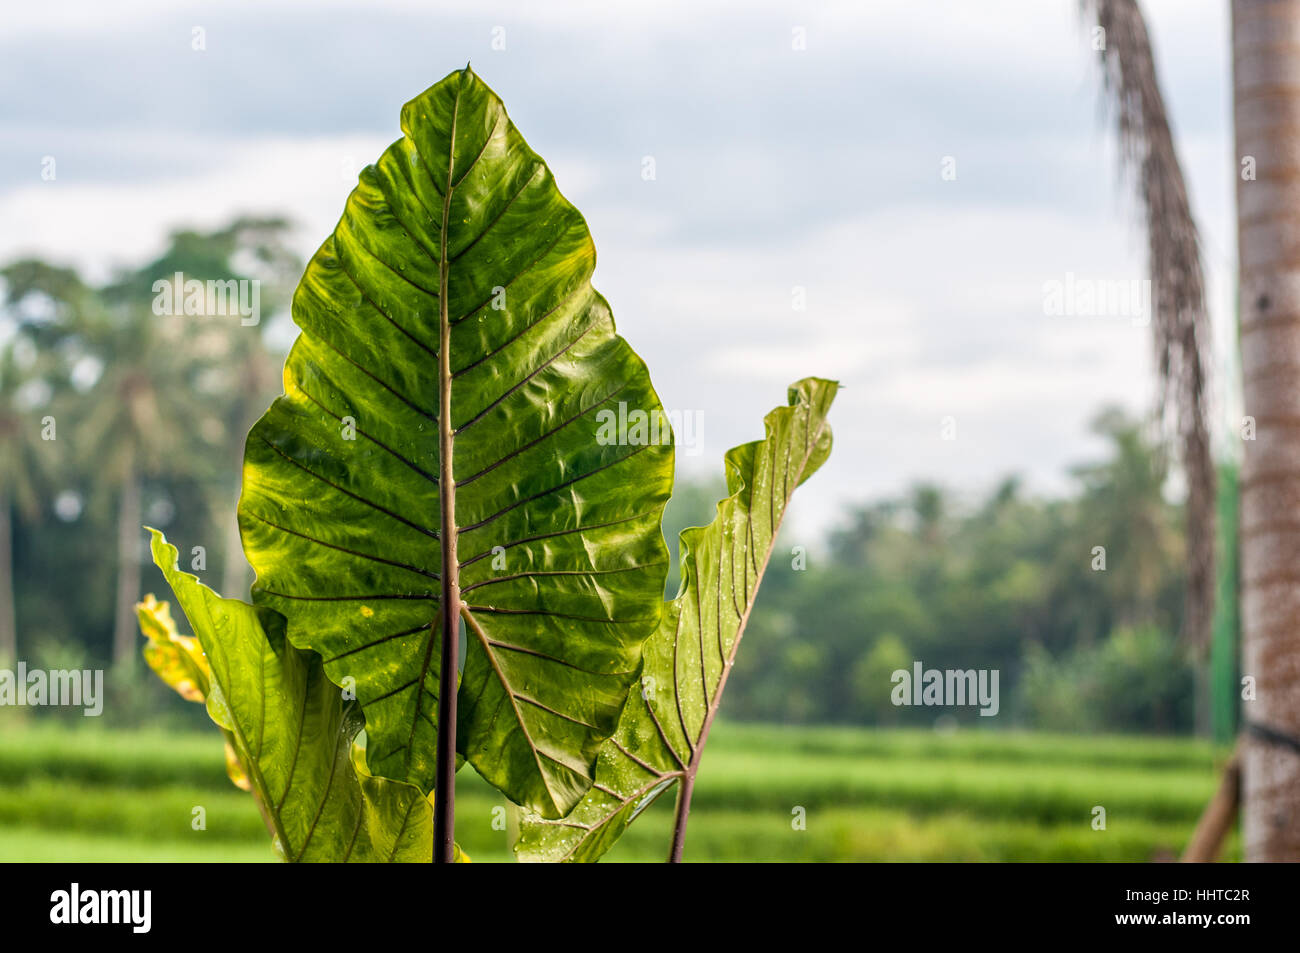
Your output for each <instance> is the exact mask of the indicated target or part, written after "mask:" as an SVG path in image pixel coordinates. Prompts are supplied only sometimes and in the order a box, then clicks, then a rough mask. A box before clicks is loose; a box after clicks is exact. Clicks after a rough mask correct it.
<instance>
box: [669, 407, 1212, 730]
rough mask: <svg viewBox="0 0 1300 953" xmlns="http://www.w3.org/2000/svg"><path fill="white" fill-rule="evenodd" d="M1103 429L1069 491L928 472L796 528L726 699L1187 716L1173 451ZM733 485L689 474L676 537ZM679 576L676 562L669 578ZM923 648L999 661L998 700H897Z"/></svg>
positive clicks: (954, 659)
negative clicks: (898, 684)
mask: <svg viewBox="0 0 1300 953" xmlns="http://www.w3.org/2000/svg"><path fill="white" fill-rule="evenodd" d="M1094 430H1095V432H1096V433H1097V434H1099V435H1100V436H1102V437H1104V438H1105V439H1106V443H1107V445H1108V447H1109V453H1108V456H1107V457H1106V458H1104V459H1102V460H1100V461H1098V462H1096V463H1091V464H1087V465H1083V466H1079V467H1077V468H1076V469H1075V470H1074V471H1073V474H1072V475H1073V477H1074V479H1075V481H1076V483H1077V487H1078V492H1077V495H1075V496H1073V497H1072V498H1069V499H1055V500H1044V499H1036V498H1032V497H1028V496H1026V495H1025V494H1024V493H1023V492H1022V490H1021V487H1020V485H1019V483H1018V481H1017V480H1016V479H1014V478H1008V479H1006V480H1005V481H1003V482H1002V483H1001V485H999V486H998V487H997V488H996V489H995V490H994V491H993V492H992V493H991V494H990V495H988V496H987V498H985V499H981V500H976V501H974V502H971V501H970V500H968V499H966V498H965V497H961V496H958V495H955V494H953V493H950V492H948V491H946V490H945V489H943V488H941V487H938V486H934V485H931V484H918V485H916V486H914V487H912V488H911V490H910V491H909V492H908V493H906V494H904V495H903V496H901V497H900V498H898V499H889V500H882V501H878V502H873V503H870V504H866V505H863V506H859V507H857V508H855V509H853V510H851V511H850V512H848V513H846V514H845V515H844V517H843V518H842V519H841V522H840V525H839V526H838V528H836V529H834V530H832V531H831V533H830V534H829V538H828V539H826V540H824V541H822V545H820V546H818V545H817V544H816V542H815V541H810V540H808V539H806V538H804V537H801V536H799V535H798V534H797V528H795V527H791V526H787V527H785V528H784V529H783V531H782V534H781V541H780V542H779V543H778V545H777V547H776V550H775V552H774V554H773V558H772V562H771V564H770V565H769V567H768V570H767V574H766V575H765V577H764V580H763V587H762V590H761V591H760V594H759V598H758V605H757V608H756V609H755V612H754V614H753V616H752V617H751V620H750V624H749V629H748V631H747V633H746V634H745V636H744V639H745V644H744V646H743V648H742V649H741V651H740V653H739V656H738V660H737V663H736V671H735V674H734V676H733V677H732V679H731V681H730V682H729V685H728V689H727V700H726V703H725V710H726V712H727V715H728V716H729V717H731V718H740V719H750V720H761V721H781V722H819V723H831V722H845V723H851V724H872V725H884V726H906V725H911V726H937V727H943V726H945V725H949V724H955V723H957V722H961V723H965V724H970V725H975V724H976V723H979V722H985V723H986V724H985V725H982V726H981V727H995V726H1005V725H1007V724H1008V723H1011V724H1015V725H1017V726H1019V727H1025V728H1034V729H1039V730H1063V731H1148V732H1189V731H1191V730H1192V726H1193V720H1194V717H1193V716H1194V690H1193V685H1194V678H1193V674H1194V672H1193V666H1192V663H1191V661H1190V658H1189V657H1188V655H1187V653H1186V650H1185V648H1184V646H1183V643H1182V642H1181V641H1180V639H1179V630H1180V625H1181V618H1182V612H1183V590H1184V586H1185V580H1186V577H1185V570H1184V567H1183V562H1182V560H1183V543H1182V539H1183V535H1182V534H1183V528H1182V518H1183V514H1182V510H1181V507H1179V506H1176V505H1173V504H1171V503H1169V502H1168V501H1167V500H1166V498H1165V494H1164V487H1165V483H1166V467H1165V463H1164V461H1163V459H1162V454H1161V453H1160V452H1159V451H1158V450H1157V449H1156V446H1155V445H1154V444H1153V443H1152V442H1150V441H1148V440H1147V439H1146V438H1145V436H1144V432H1145V428H1144V427H1143V425H1142V424H1141V423H1139V422H1138V421H1135V420H1132V419H1129V418H1127V417H1126V416H1125V415H1123V414H1122V413H1121V412H1119V411H1116V410H1106V411H1104V412H1102V413H1101V414H1100V415H1099V416H1098V417H1097V418H1096V421H1095V423H1094ZM809 490H811V491H812V492H816V489H815V484H810V485H809V487H808V489H806V490H805V491H804V492H808V491H809ZM721 492H722V486H721V484H718V485H716V486H711V487H708V488H703V487H698V486H696V487H687V488H685V489H684V490H683V488H681V487H680V485H679V490H678V493H677V494H676V495H675V496H674V499H673V501H672V502H671V503H670V504H669V513H668V517H667V520H666V524H667V525H666V526H665V529H666V531H667V532H668V533H669V539H670V540H675V538H676V533H677V532H679V531H680V530H681V528H683V527H684V526H687V525H692V524H697V523H701V522H705V521H707V520H708V519H710V518H711V516H712V502H711V501H712V500H713V499H716V498H717V496H718V495H719V494H720V493H721ZM792 519H794V520H795V521H796V522H797V519H798V497H797V496H796V501H795V505H794V510H793V515H792ZM1095 547H1104V550H1105V552H1104V557H1105V562H1104V566H1105V568H1104V569H1102V568H1094V567H1100V566H1101V565H1102V564H1101V563H1100V562H1099V561H1098V557H1099V555H1100V554H1098V553H1096V552H1095V551H1094V548H1095ZM801 553H802V554H803V555H802V557H801ZM676 586H677V579H676V575H675V568H674V575H673V577H672V578H670V580H669V592H670V594H673V593H675V591H676ZM917 661H919V662H921V663H922V664H923V666H924V668H926V669H932V668H933V669H939V670H946V669H958V670H967V669H990V670H993V669H996V670H998V672H999V696H1000V708H1001V710H1000V712H999V715H998V716H997V717H996V718H983V717H980V716H979V714H978V710H977V709H976V708H966V709H953V708H933V707H921V706H916V707H907V706H895V705H894V704H893V703H892V701H891V692H892V690H893V688H894V682H893V681H892V679H891V675H892V673H893V672H895V671H897V670H900V669H902V670H906V671H908V672H909V673H910V672H911V671H912V668H913V664H914V663H915V662H917Z"/></svg>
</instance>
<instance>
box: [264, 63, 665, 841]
mask: <svg viewBox="0 0 1300 953" xmlns="http://www.w3.org/2000/svg"><path fill="white" fill-rule="evenodd" d="M402 129H403V132H404V133H405V135H404V137H403V138H402V139H400V140H398V141H397V142H395V143H393V145H392V146H390V147H389V148H388V150H387V151H385V152H384V154H383V156H382V157H381V158H380V159H379V161H378V163H376V165H374V166H371V167H368V168H366V169H365V171H363V172H362V174H361V179H360V184H359V185H358V186H357V188H356V189H355V190H354V191H353V193H352V194H351V196H350V197H349V199H348V202H347V206H346V209H345V211H344V213H343V217H342V220H341V221H340V222H339V224H338V226H337V228H336V229H335V231H334V234H333V235H331V236H330V238H328V239H327V240H326V241H325V243H324V245H322V246H321V248H320V250H319V251H318V252H317V253H316V255H315V257H314V258H313V259H312V261H311V263H310V264H309V265H308V267H307V271H306V274H305V275H304V276H303V279H302V282H301V284H300V285H299V287H298V291H297V294H296V295H295V298H294V302H293V317H294V320H295V321H296V322H297V324H298V326H299V327H300V328H301V330H302V333H301V335H300V336H299V338H298V341H297V343H296V344H295V345H294V348H293V351H292V353H291V354H290V356H289V361H288V365H287V367H286V368H285V392H286V393H285V396H283V397H281V398H280V399H279V400H277V401H276V402H275V404H274V405H273V406H272V408H271V409H270V411H268V413H267V414H266V416H264V417H263V418H262V419H261V420H260V421H259V422H258V424H257V425H256V426H255V427H254V428H253V431H252V433H251V434H250V435H249V439H248V444H247V448H246V452H245V461H244V491H243V496H242V498H241V500H240V506H239V518H240V526H241V529H242V532H243V540H244V548H245V552H246V554H247V556H248V559H249V561H250V562H251V563H252V564H253V567H254V568H255V569H256V570H257V574H258V579H257V583H256V585H255V587H254V591H253V598H254V601H255V602H256V603H258V604H259V605H264V606H268V607H271V608H274V609H276V610H277V611H279V612H281V613H283V614H284V616H285V617H286V618H287V620H288V634H289V639H290V640H291V641H292V642H293V643H294V644H295V645H297V646H299V647H301V648H311V649H314V650H316V651H317V652H319V653H320V654H321V656H322V657H323V658H324V660H325V670H326V673H327V674H328V675H329V677H330V678H331V679H332V680H333V681H334V682H336V683H339V684H348V685H352V684H355V687H356V692H357V696H358V698H359V699H360V701H361V703H362V706H363V708H364V710H365V717H366V729H367V735H368V738H369V744H370V752H369V754H368V758H369V764H370V767H371V769H372V770H373V771H374V772H375V773H376V774H378V775H382V776H384V777H392V778H398V779H408V780H410V781H412V782H413V783H416V784H418V785H420V786H421V788H422V789H424V790H426V791H428V790H430V789H431V787H432V784H433V778H434V767H435V748H436V733H437V732H436V719H437V713H438V694H439V669H440V665H439V652H440V633H439V629H440V626H441V624H442V622H441V613H442V612H443V611H444V608H445V610H446V611H449V612H457V611H458V610H459V611H461V612H462V614H464V615H465V617H466V620H467V622H468V625H467V626H466V637H467V640H468V647H467V650H466V655H465V658H464V670H463V673H462V677H461V682H460V691H459V696H458V697H459V718H458V728H459V731H458V748H459V750H460V751H461V752H462V753H463V754H464V755H465V757H466V758H467V759H468V760H469V761H470V762H471V763H472V764H473V765H474V767H475V768H476V769H477V770H478V771H479V773H480V774H482V775H483V776H484V777H486V778H487V779H488V780H489V781H490V782H492V783H493V784H494V785H496V786H497V787H499V788H500V789H502V790H503V791H504V792H505V794H506V795H507V796H508V797H510V798H512V799H513V800H515V801H518V802H520V803H522V804H526V805H528V806H529V807H531V808H533V809H534V810H537V811H540V812H541V813H543V814H545V815H547V816H560V815H562V814H564V813H565V812H567V811H568V810H569V808H571V807H572V806H573V805H574V804H575V803H576V802H577V801H578V799H579V798H580V797H581V796H582V794H583V793H584V792H585V791H586V790H587V789H588V788H589V787H590V785H591V778H592V773H593V771H594V765H595V758H596V752H597V750H598V749H599V746H600V744H601V743H602V742H603V741H604V739H606V738H608V737H609V735H610V734H611V733H612V732H613V730H614V728H615V726H616V725H617V723H618V717H619V713H620V711H621V709H622V706H623V702H624V699H625V698H626V695H627V689H628V687H629V686H630V685H631V683H632V682H633V681H634V680H635V678H636V675H637V672H638V671H639V669H640V662H641V644H642V642H643V641H644V640H645V639H646V637H647V636H648V635H649V634H650V633H651V632H652V631H653V630H654V628H655V626H656V625H657V623H658V621H659V613H660V608H661V601H662V586H663V581H664V578H665V575H666V573H667V549H666V547H665V545H664V542H663V537H662V534H661V532H660V530H659V523H660V519H661V517H662V512H663V506H664V503H665V502H666V500H667V497H668V495H669V493H670V492H671V486H672V468H673V461H672V447H671V440H670V438H668V435H667V427H666V426H664V427H663V428H662V434H661V439H660V441H659V442H651V441H649V440H648V439H645V438H646V437H647V436H649V435H648V434H645V433H643V432H641V431H638V430H637V428H636V426H635V422H636V420H637V414H638V412H639V413H640V414H642V415H646V416H648V417H649V418H652V419H654V420H655V421H656V422H658V421H659V420H662V419H664V418H663V414H662V408H661V407H660V404H659V400H658V398H657V396H656V395H655V392H654V389H653V388H652V387H651V384H650V379H649V376H648V375H647V373H646V369H645V366H644V364H643V363H642V361H641V359H640V358H639V357H637V355H636V354H635V353H633V351H632V350H631V349H630V348H629V347H628V346H627V344H626V343H625V342H624V341H623V339H622V338H620V337H618V336H617V335H616V334H615V331H614V322H613V319H612V316H611V314H610V310H609V307H608V305H607V304H606V302H605V300H604V298H602V297H601V296H600V295H599V294H597V293H596V291H595V290H594V289H593V288H592V286H591V282H590V277H591V273H592V269H593V267H594V264H595V248H594V246H593V244H592V240H591V236H590V234H589V233H588V231H587V226H586V223H585V221H584V220H583V218H582V216H581V215H580V214H579V213H578V211H577V210H576V209H575V208H574V207H573V206H572V205H570V204H569V203H568V202H567V201H566V200H565V199H564V197H563V196H561V195H560V193H559V191H558V190H557V189H556V186H555V182H554V180H553V178H552V176H551V172H550V170H549V169H548V168H547V167H546V165H545V163H543V162H542V160H541V159H540V158H539V157H538V156H537V154H536V153H534V152H533V151H532V150H531V149H530V148H529V147H528V145H527V144H526V143H525V142H524V140H523V138H522V137H521V136H520V135H519V132H518V131H517V130H516V129H515V127H514V125H513V124H512V123H511V122H510V120H509V118H508V117H507V116H506V112H505V109H504V107H503V106H502V104H501V101H500V100H499V99H498V98H497V97H496V95H495V94H494V93H493V92H492V91H491V90H490V89H488V87H487V86H486V85H484V83H483V82H482V81H481V80H480V79H479V78H478V77H477V76H475V75H474V74H473V73H472V72H470V70H469V69H468V68H466V69H465V70H463V71H461V72H457V73H453V74H451V75H450V76H448V77H447V78H446V79H444V80H443V81H442V82H440V83H438V84H437V85H435V86H433V87H432V88H431V89H429V90H427V91H425V92H424V93H422V94H421V95H420V96H418V97H416V98H415V99H414V100H412V101H411V102H409V103H407V104H406V106H405V108H404V109H403V110H402ZM620 405H622V407H621V408H620ZM620 409H621V410H622V411H623V414H624V417H626V418H628V419H630V420H632V421H633V424H634V426H633V428H632V430H631V431H630V432H628V433H626V434H623V435H621V437H622V438H621V439H617V440H602V439H599V438H598V433H599V430H600V425H601V423H602V420H604V419H605V418H603V417H602V412H612V413H615V414H618V413H619V411H620ZM349 438H351V439H349ZM443 445H445V446H449V447H450V448H451V450H450V453H449V454H444V453H443V452H442V451H441V446H443ZM444 456H447V457H449V458H450V461H449V462H450V467H449V468H444V467H443V463H444V462H446V461H444V459H443V458H444ZM448 469H449V470H450V472H452V473H453V479H452V481H451V482H450V484H449V483H448V482H447V481H446V479H445V476H446V472H445V471H447V470H448ZM444 553H446V554H447V558H446V559H444ZM451 554H455V555H454V559H452V558H451ZM444 561H447V562H448V565H454V566H455V569H456V572H455V573H450V572H448V571H447V567H445V566H444V565H443V563H444ZM456 586H458V591H456V588H454V587H456ZM462 600H463V602H464V604H465V605H464V607H463V608H462V607H461V606H460V605H459V603H460V602H461V601H462ZM444 601H447V602H448V603H449V605H447V606H445V607H444V606H443V604H442V603H443V602H444ZM452 624H456V621H455V620H454V619H453V622H452ZM349 679H351V680H352V681H348V680H349Z"/></svg>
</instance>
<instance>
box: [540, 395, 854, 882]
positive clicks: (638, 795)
mask: <svg viewBox="0 0 1300 953" xmlns="http://www.w3.org/2000/svg"><path fill="white" fill-rule="evenodd" d="M838 387H839V385H838V384H836V383H834V382H833V381H825V380H819V379H817V378H807V379H805V380H802V381H800V382H799V383H797V384H795V385H794V386H793V387H791V388H790V393H789V406H787V407H778V408H776V409H775V410H773V411H772V412H771V413H769V414H768V415H767V417H766V418H765V420H764V424H765V427H766V436H765V437H764V439H762V440H759V441H755V442H753V443H747V444H743V445H742V446H739V447H734V448H732V449H731V450H729V451H728V452H727V455H726V470H727V492H728V493H729V494H730V495H729V496H728V497H727V498H726V499H724V500H722V501H721V502H719V503H718V512H717V515H716V516H715V517H714V519H713V522H712V523H710V524H709V525H708V526H705V527H696V528H692V529H687V530H684V531H683V532H682V534H681V566H682V585H681V591H680V593H679V594H678V596H677V598H676V599H674V600H673V601H672V602H671V603H669V604H668V606H667V607H666V608H665V611H664V614H663V619H662V620H661V622H660V624H659V629H658V631H657V632H656V633H655V634H654V635H653V636H651V638H650V639H649V641H647V642H646V644H645V670H644V672H643V674H642V677H641V690H640V691H639V692H638V691H634V692H633V693H632V697H631V698H629V699H628V703H627V708H626V709H625V710H624V711H623V716H622V719H621V720H620V721H619V725H618V731H616V732H615V733H614V736H613V737H612V738H610V740H609V741H608V742H607V743H606V744H605V745H604V746H603V747H602V748H601V751H600V759H599V761H598V763H597V768H596V783H595V785H594V787H593V788H592V790H591V791H590V792H589V793H588V794H587V795H586V796H585V797H584V798H583V799H582V801H581V802H580V803H579V804H578V806H577V807H576V808H575V809H574V810H573V812H572V813H570V814H569V815H568V816H567V817H566V818H564V819H562V820H558V821H556V820H547V819H544V818H542V817H538V816H531V817H529V816H525V818H524V820H523V822H522V823H521V825H520V837H519V842H518V843H517V844H516V846H515V850H516V852H517V854H518V856H519V857H520V859H521V860H539V861H594V860H597V859H598V858H599V857H600V856H601V855H602V854H603V853H604V852H605V851H607V850H609V848H610V847H612V846H613V845H614V842H615V841H616V840H618V838H619V837H620V836H621V835H622V833H623V831H624V830H625V829H626V827H627V825H628V824H629V823H631V821H632V820H633V819H634V818H635V817H636V816H637V815H638V814H639V813H640V812H641V811H642V810H644V809H645V808H646V807H648V806H649V805H650V804H651V803H652V802H653V801H654V800H655V799H656V798H658V797H659V795H661V794H663V793H664V791H666V790H668V789H669V788H672V787H673V786H674V785H677V784H680V783H682V782H683V781H684V780H685V779H687V778H690V779H692V780H693V779H694V777H695V774H696V772H697V771H698V769H699V764H700V757H701V755H702V753H703V751H704V744H705V742H706V741H707V740H708V733H709V726H710V724H711V723H712V721H713V717H714V715H715V714H716V713H717V711H718V705H719V704H720V703H721V701H722V691H723V689H724V688H725V687H726V683H727V676H728V674H729V673H730V672H731V667H732V664H733V663H734V661H735V658H736V650H737V649H738V648H739V647H740V639H741V636H742V635H743V634H744V630H745V623H746V621H747V620H748V619H749V613H750V610H751V609H752V608H753V606H754V598H755V596H756V595H757V594H758V584H759V581H760V580H761V578H762V575H763V571H764V569H765V568H766V566H767V562H768V559H769V558H770V557H771V554H772V547H773V545H774V544H775V542H776V535H777V531H778V529H779V528H780V526H781V520H782V518H783V517H784V516H785V510H786V506H787V504H788V503H789V501H790V497H791V495H792V494H793V493H794V490H795V487H797V486H798V485H799V484H801V483H802V482H803V481H804V480H806V479H808V477H809V476H811V475H812V474H813V472H814V471H816V470H817V469H818V468H819V467H820V466H821V465H822V464H823V463H824V462H825V461H826V458H827V457H828V456H829V455H830V452H831V431H830V427H829V426H828V425H827V423H826V412H827V410H828V409H829V408H830V405H831V401H832V400H834V399H835V392H836V390H837V389H838Z"/></svg>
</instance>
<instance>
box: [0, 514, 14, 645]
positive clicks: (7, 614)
mask: <svg viewBox="0 0 1300 953" xmlns="http://www.w3.org/2000/svg"><path fill="white" fill-rule="evenodd" d="M9 506H10V503H9V497H8V495H7V494H3V495H0V668H8V667H9V666H10V665H12V664H14V663H15V662H17V661H18V623H17V620H16V615H15V612H14V560H13V546H14V533H13V522H12V520H11V518H10V515H11V514H10V510H9Z"/></svg>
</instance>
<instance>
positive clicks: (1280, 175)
mask: <svg viewBox="0 0 1300 953" xmlns="http://www.w3.org/2000/svg"><path fill="white" fill-rule="evenodd" d="M1232 21H1233V22H1232V33H1233V93H1234V101H1235V102H1234V105H1235V124H1236V140H1237V150H1236V156H1237V160H1238V162H1239V163H1241V165H1240V166H1239V170H1238V179H1237V247H1238V262H1239V267H1240V287H1241V305H1240V316H1241V327H1240V334H1241V366H1242V380H1243V390H1244V394H1243V396H1244V404H1245V410H1244V412H1245V413H1246V414H1247V415H1249V416H1252V417H1254V418H1255V439H1254V440H1247V441H1246V442H1245V453H1244V458H1243V462H1242V471H1241V472H1242V477H1241V510H1240V512H1241V530H1240V540H1241V544H1240V545H1241V589H1242V592H1241V627H1242V675H1243V676H1249V677H1251V678H1253V679H1254V680H1255V692H1256V696H1255V700H1249V699H1247V700H1246V701H1244V702H1243V708H1242V715H1243V717H1242V723H1243V725H1244V727H1245V728H1246V732H1245V735H1244V737H1243V740H1242V774H1243V776H1242V796H1243V809H1242V824H1243V831H1242V832H1243V841H1244V849H1245V856H1246V859H1247V860H1252V861H1300V741H1298V740H1296V739H1300V388H1297V387H1296V380H1297V377H1300V230H1298V229H1297V224H1296V223H1297V222H1300V150H1298V149H1297V145H1300V59H1297V57H1296V52H1295V51H1296V48H1297V46H1298V45H1300V0H1233V3H1232Z"/></svg>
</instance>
